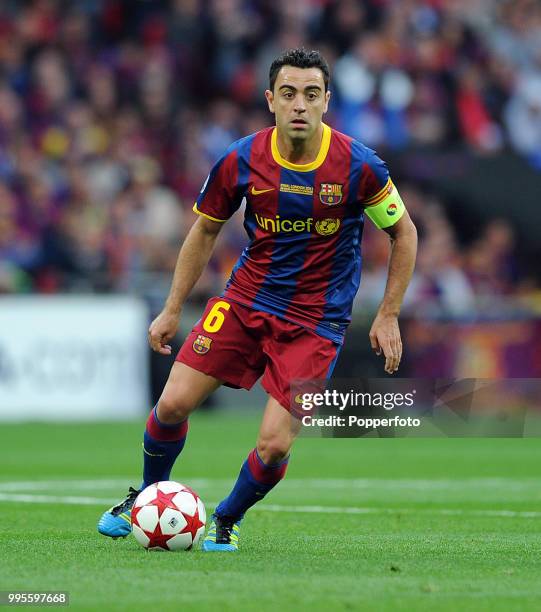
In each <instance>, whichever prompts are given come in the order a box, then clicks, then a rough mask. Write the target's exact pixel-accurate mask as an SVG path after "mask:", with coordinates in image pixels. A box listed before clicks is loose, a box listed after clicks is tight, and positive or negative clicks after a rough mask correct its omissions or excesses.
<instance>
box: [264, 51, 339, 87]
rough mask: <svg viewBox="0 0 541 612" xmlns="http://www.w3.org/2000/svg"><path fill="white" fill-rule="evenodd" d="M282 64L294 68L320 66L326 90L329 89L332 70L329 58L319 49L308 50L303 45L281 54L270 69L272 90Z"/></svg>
mask: <svg viewBox="0 0 541 612" xmlns="http://www.w3.org/2000/svg"><path fill="white" fill-rule="evenodd" d="M282 66H293V67H294V68H319V69H320V70H321V72H322V73H323V82H324V83H325V91H327V90H328V89H329V80H330V78H331V72H330V70H329V64H327V60H326V59H325V58H324V57H323V55H321V53H320V52H319V51H307V50H306V49H304V48H303V47H301V48H299V49H289V50H288V51H284V53H282V55H279V56H278V57H277V58H276V59H275V60H274V61H273V62H272V64H271V67H270V70H269V85H270V87H269V88H270V90H271V91H274V84H275V83H276V77H277V76H278V72H280V68H282Z"/></svg>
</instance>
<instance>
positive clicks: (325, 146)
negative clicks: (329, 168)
mask: <svg viewBox="0 0 541 612" xmlns="http://www.w3.org/2000/svg"><path fill="white" fill-rule="evenodd" d="M322 125H323V137H322V138H321V146H320V147H319V153H318V154H317V157H316V158H315V159H314V161H313V162H310V163H309V164H293V163H291V162H290V161H287V159H284V158H283V157H282V156H281V155H280V151H278V143H277V134H276V128H274V129H273V130H272V136H271V151H272V156H273V158H274V161H275V162H276V163H277V164H279V165H280V166H283V167H284V168H287V169H288V170H296V171H297V172H309V171H310V170H315V169H316V168H319V166H321V164H322V163H323V162H324V161H325V158H326V157H327V153H328V152H329V146H330V144H331V128H330V127H329V126H328V125H327V124H326V123H323V124H322Z"/></svg>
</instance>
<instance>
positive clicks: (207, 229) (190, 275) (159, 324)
mask: <svg viewBox="0 0 541 612" xmlns="http://www.w3.org/2000/svg"><path fill="white" fill-rule="evenodd" d="M222 226H223V223H218V222H217V221H212V220H211V219H208V218H206V217H203V216H201V217H198V218H197V220H196V222H195V223H194V225H193V227H192V228H191V229H190V231H189V232H188V235H187V236H186V239H185V240H184V244H183V245H182V248H181V249H180V253H179V255H178V259H177V264H176V266H175V273H174V275H173V282H172V283H171V290H170V291H169V297H168V298H167V300H166V302H165V306H164V308H163V310H162V312H161V313H160V314H159V315H158V316H157V317H156V318H155V319H154V321H152V323H151V324H150V327H149V330H148V342H149V344H150V346H151V347H152V350H154V351H156V352H157V353H161V354H162V355H170V354H171V346H170V345H169V344H167V343H168V342H169V341H170V340H171V338H173V337H174V335H175V334H176V333H177V330H178V325H179V321H180V314H181V312H182V307H183V305H184V302H185V301H186V299H187V297H188V295H189V294H190V291H191V290H192V289H193V286H194V285H195V283H196V282H197V281H198V280H199V277H200V276H201V274H202V273H203V270H204V269H205V266H206V265H207V263H208V261H209V259H210V256H211V255H212V251H213V250H214V245H215V243H216V238H217V237H218V234H219V233H220V230H221V229H222Z"/></svg>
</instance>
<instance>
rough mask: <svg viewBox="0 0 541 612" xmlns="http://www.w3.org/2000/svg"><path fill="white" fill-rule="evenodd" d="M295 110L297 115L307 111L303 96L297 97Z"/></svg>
mask: <svg viewBox="0 0 541 612" xmlns="http://www.w3.org/2000/svg"><path fill="white" fill-rule="evenodd" d="M293 108H294V110H295V112H297V113H303V112H304V111H305V110H306V105H305V103H304V97H303V96H302V95H297V96H296V97H295V104H294V107H293Z"/></svg>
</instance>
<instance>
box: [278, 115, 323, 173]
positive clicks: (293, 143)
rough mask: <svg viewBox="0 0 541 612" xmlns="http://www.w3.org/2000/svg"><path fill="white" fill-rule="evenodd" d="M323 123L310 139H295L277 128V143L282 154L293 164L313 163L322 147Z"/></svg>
mask: <svg viewBox="0 0 541 612" xmlns="http://www.w3.org/2000/svg"><path fill="white" fill-rule="evenodd" d="M322 138H323V124H320V125H319V127H318V128H317V130H316V131H315V133H314V135H313V136H312V138H310V140H293V139H291V138H289V137H288V136H287V135H286V134H283V133H282V131H281V130H278V129H277V130H276V144H277V145H278V150H279V151H280V155H281V156H282V157H283V158H284V159H286V160H287V161H289V162H291V163H292V164H310V163H312V162H313V161H314V160H315V159H316V157H317V155H318V153H319V149H320V148H321V139H322Z"/></svg>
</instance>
